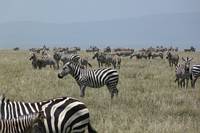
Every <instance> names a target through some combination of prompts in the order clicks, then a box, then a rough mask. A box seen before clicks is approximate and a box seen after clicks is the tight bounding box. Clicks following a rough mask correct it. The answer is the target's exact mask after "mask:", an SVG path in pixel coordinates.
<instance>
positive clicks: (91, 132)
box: [88, 122, 97, 133]
mask: <svg viewBox="0 0 200 133" xmlns="http://www.w3.org/2000/svg"><path fill="white" fill-rule="evenodd" d="M88 133H97V131H96V130H95V129H94V128H93V127H92V125H91V124H90V122H89V123H88Z"/></svg>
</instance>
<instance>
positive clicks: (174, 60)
mask: <svg viewBox="0 0 200 133" xmlns="http://www.w3.org/2000/svg"><path fill="white" fill-rule="evenodd" d="M166 58H167V59H168V61H169V66H170V67H173V65H175V66H177V64H178V61H179V56H178V54H175V53H171V52H170V51H167V56H166Z"/></svg>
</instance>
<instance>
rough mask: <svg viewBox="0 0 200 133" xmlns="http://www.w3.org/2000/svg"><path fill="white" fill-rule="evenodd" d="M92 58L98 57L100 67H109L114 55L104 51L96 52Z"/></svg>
mask: <svg viewBox="0 0 200 133" xmlns="http://www.w3.org/2000/svg"><path fill="white" fill-rule="evenodd" d="M92 58H93V59H95V58H96V59H97V62H98V65H99V67H103V65H105V66H107V67H109V66H110V65H111V63H112V56H111V55H108V54H105V53H102V52H96V53H95V54H94V56H93V57H92Z"/></svg>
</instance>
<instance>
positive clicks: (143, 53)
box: [130, 52, 147, 59]
mask: <svg viewBox="0 0 200 133" xmlns="http://www.w3.org/2000/svg"><path fill="white" fill-rule="evenodd" d="M134 56H135V57H136V58H137V59H142V58H144V59H147V55H146V54H145V52H138V53H133V54H132V55H131V56H130V59H132V58H133V57H134Z"/></svg>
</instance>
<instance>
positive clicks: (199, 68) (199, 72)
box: [191, 64, 200, 88]
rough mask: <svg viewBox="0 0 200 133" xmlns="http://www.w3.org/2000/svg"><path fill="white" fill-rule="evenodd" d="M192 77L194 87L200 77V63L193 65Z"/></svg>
mask: <svg viewBox="0 0 200 133" xmlns="http://www.w3.org/2000/svg"><path fill="white" fill-rule="evenodd" d="M191 73H192V74H191V79H192V82H191V85H192V87H193V88H195V83H196V81H197V79H198V77H200V64H198V65H193V66H192V68H191Z"/></svg>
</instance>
